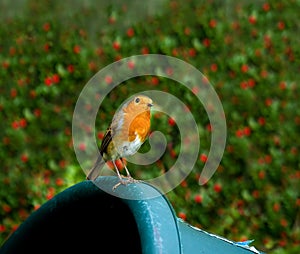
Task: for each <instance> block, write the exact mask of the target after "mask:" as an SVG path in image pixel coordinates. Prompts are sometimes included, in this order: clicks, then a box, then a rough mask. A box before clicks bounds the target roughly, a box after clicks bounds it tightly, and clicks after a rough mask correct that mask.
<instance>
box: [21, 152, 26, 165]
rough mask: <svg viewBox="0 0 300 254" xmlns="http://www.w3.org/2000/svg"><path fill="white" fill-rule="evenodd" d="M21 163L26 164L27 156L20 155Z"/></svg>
mask: <svg viewBox="0 0 300 254" xmlns="http://www.w3.org/2000/svg"><path fill="white" fill-rule="evenodd" d="M21 161H23V162H24V163H26V162H27V161H28V155H27V154H22V155H21Z"/></svg>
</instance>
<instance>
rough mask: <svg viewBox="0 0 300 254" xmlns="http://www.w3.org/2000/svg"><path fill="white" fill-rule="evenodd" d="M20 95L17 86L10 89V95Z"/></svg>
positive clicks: (13, 96)
mask: <svg viewBox="0 0 300 254" xmlns="http://www.w3.org/2000/svg"><path fill="white" fill-rule="evenodd" d="M17 95H18V91H17V89H16V88H12V89H10V97H11V98H15V97H16V96H17Z"/></svg>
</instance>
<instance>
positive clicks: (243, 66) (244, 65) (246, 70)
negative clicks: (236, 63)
mask: <svg viewBox="0 0 300 254" xmlns="http://www.w3.org/2000/svg"><path fill="white" fill-rule="evenodd" d="M248 70H249V66H248V65H247V64H243V65H242V67H241V71H242V72H244V73H246V72H248Z"/></svg>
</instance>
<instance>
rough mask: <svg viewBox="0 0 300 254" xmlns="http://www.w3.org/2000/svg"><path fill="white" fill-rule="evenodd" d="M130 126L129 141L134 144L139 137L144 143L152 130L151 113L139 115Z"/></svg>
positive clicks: (146, 112)
mask: <svg viewBox="0 0 300 254" xmlns="http://www.w3.org/2000/svg"><path fill="white" fill-rule="evenodd" d="M128 126H129V127H128V141H129V142H132V141H133V140H135V138H136V136H137V135H138V136H139V139H140V140H141V142H144V141H145V139H146V138H147V136H148V134H149V130H150V111H145V112H143V113H141V114H139V115H137V116H136V117H135V118H134V119H132V121H130V123H128Z"/></svg>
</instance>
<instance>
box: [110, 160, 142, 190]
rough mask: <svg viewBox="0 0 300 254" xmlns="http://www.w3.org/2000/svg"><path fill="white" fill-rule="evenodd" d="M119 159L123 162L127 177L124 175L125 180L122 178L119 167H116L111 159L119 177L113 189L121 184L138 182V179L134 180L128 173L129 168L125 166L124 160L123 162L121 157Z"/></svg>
mask: <svg viewBox="0 0 300 254" xmlns="http://www.w3.org/2000/svg"><path fill="white" fill-rule="evenodd" d="M121 161H122V164H123V166H124V168H125V170H126V174H127V177H126V180H124V179H123V178H122V175H121V174H120V172H119V169H118V167H117V165H116V163H115V161H112V162H113V164H114V167H115V169H116V172H117V175H118V177H119V179H120V181H119V182H118V183H117V184H116V185H115V186H114V187H113V190H115V189H116V188H118V187H119V186H120V185H121V184H123V185H127V184H128V183H138V182H140V181H139V180H135V179H134V178H133V177H132V176H131V175H130V173H129V170H128V168H127V167H126V165H125V164H124V162H123V160H122V159H121Z"/></svg>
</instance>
